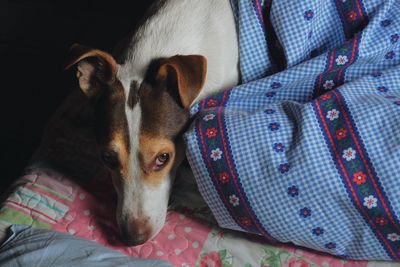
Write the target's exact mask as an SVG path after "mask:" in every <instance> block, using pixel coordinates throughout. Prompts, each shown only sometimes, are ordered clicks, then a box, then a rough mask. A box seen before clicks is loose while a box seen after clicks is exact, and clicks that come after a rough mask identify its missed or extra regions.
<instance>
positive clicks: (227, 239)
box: [0, 168, 394, 267]
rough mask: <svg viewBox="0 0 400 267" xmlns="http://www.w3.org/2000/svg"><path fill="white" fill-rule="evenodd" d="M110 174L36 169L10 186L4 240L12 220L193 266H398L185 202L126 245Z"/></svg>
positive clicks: (0, 224)
mask: <svg viewBox="0 0 400 267" xmlns="http://www.w3.org/2000/svg"><path fill="white" fill-rule="evenodd" d="M110 188H112V185H111V183H110V180H109V179H108V178H107V177H96V178H95V179H94V180H93V183H89V184H88V185H86V186H82V185H80V184H78V183H76V182H74V181H73V179H71V178H70V177H68V176H65V175H62V174H60V173H58V172H56V171H54V170H51V169H44V168H32V169H29V170H28V171H27V173H26V174H25V175H23V176H22V177H21V178H20V179H19V180H18V181H17V182H16V183H15V185H14V186H13V187H12V188H10V194H9V196H8V197H7V199H6V200H5V201H4V202H3V203H2V204H1V207H0V243H1V240H2V238H3V237H4V231H5V230H6V229H8V226H9V225H11V224H25V225H32V226H34V227H36V228H42V229H52V230H54V231H58V232H62V233H68V234H71V235H76V236H79V237H82V238H85V239H88V240H93V241H96V242H98V243H100V244H102V245H104V246H106V247H109V248H112V249H115V250H118V251H121V252H123V253H125V254H127V255H130V256H134V257H141V258H153V259H163V260H168V261H169V262H171V263H172V264H173V266H177V267H185V266H186V267H189V266H201V267H211V266H216V267H217V266H218V267H219V266H224V267H229V266H246V267H250V266H277V267H279V266H288V267H294V266H302V267H308V266H314V267H317V266H321V267H330V266H334V267H345V266H352V267H367V266H368V267H375V266H386V267H389V266H394V265H390V264H388V263H384V262H366V261H357V262H356V261H347V260H342V259H339V258H335V257H332V256H329V255H326V254H320V253H315V252H312V251H310V250H307V249H301V248H298V247H295V246H291V245H286V246H283V245H277V244H275V245H272V244H269V243H266V242H265V241H264V240H262V239H260V238H257V237H254V236H248V235H245V234H240V233H239V232H232V231H229V230H223V229H221V228H219V227H217V226H214V225H210V224H208V223H206V222H204V220H203V219H202V218H204V216H207V213H206V212H202V213H201V214H199V213H198V212H199V211H195V212H194V211H192V210H189V209H187V208H185V207H184V206H181V209H180V211H171V212H169V214H168V216H167V222H166V224H165V226H164V228H163V229H162V230H161V232H160V233H159V234H158V235H157V236H156V237H155V238H154V239H153V240H150V241H148V242H146V243H145V244H143V245H141V246H137V247H126V246H124V245H123V244H122V243H121V242H120V241H119V240H120V239H119V235H118V230H117V225H116V222H115V216H114V212H115V193H114V191H113V190H110Z"/></svg>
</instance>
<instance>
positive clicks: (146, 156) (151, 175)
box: [139, 134, 176, 187]
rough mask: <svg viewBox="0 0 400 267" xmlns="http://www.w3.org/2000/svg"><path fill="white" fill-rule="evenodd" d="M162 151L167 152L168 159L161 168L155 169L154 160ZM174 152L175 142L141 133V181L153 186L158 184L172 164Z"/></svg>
mask: <svg viewBox="0 0 400 267" xmlns="http://www.w3.org/2000/svg"><path fill="white" fill-rule="evenodd" d="M162 153H168V154H169V160H168V162H167V163H166V165H165V166H164V167H163V168H162V169H160V170H157V169H156V165H155V161H156V158H157V156H158V155H160V154H162ZM175 154H176V152H175V144H174V143H173V142H172V141H171V140H169V139H166V138H162V137H152V136H149V135H145V134H141V135H140V152H139V159H140V166H141V177H142V179H143V181H144V182H145V183H147V184H149V185H152V186H155V187H156V186H158V185H160V183H161V182H162V181H163V178H164V177H166V176H168V173H169V171H170V170H171V168H172V166H173V164H174V160H175Z"/></svg>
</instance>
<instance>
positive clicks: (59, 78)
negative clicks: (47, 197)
mask: <svg viewBox="0 0 400 267" xmlns="http://www.w3.org/2000/svg"><path fill="white" fill-rule="evenodd" d="M151 2H152V1H151V0H134V1H108V2H100V1H87V0H79V1H78V0H68V1H64V0H56V1H55V0H48V1H43V0H0V65H1V68H0V78H1V79H0V88H1V97H0V99H1V104H0V107H1V108H0V114H1V115H0V116H1V117H0V122H1V123H0V129H1V130H0V132H1V134H0V142H1V143H0V151H1V154H0V193H1V192H2V191H4V190H5V189H6V188H7V186H8V185H10V183H11V182H12V181H13V180H14V179H15V178H17V177H18V176H19V175H20V174H21V172H22V171H23V168H24V167H25V166H26V164H27V162H28V160H29V158H30V157H31V155H32V154H33V152H34V151H35V149H36V148H37V146H38V144H39V142H40V138H41V134H42V131H43V128H44V127H45V125H46V122H47V121H48V120H49V118H50V116H51V115H52V114H53V113H54V111H55V110H56V109H57V107H58V106H59V105H60V103H61V102H62V101H63V99H64V98H65V97H66V96H67V95H68V94H69V92H70V90H71V85H72V79H73V77H72V75H71V73H70V72H67V71H64V70H63V65H64V63H65V61H66V57H67V53H68V49H69V47H70V46H71V45H72V44H73V43H76V42H77V43H81V44H85V45H89V46H92V47H96V48H99V49H103V50H105V51H108V52H110V51H111V50H112V48H113V47H114V45H116V43H117V42H118V40H120V39H122V38H123V37H125V36H126V35H127V34H128V33H129V32H130V31H132V29H133V28H134V26H135V25H136V24H137V22H138V20H139V19H140V18H141V17H142V16H143V14H144V12H145V11H146V9H147V8H148V6H149V5H150V4H151Z"/></svg>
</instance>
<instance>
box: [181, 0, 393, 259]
mask: <svg viewBox="0 0 400 267" xmlns="http://www.w3.org/2000/svg"><path fill="white" fill-rule="evenodd" d="M232 3H233V6H234V10H235V12H236V19H237V24H238V32H239V39H240V40H239V44H240V70H241V75H242V84H241V85H240V86H237V87H235V88H232V89H230V90H227V91H224V92H223V93H220V94H217V95H213V96H211V97H208V98H207V99H205V100H203V101H201V102H200V103H198V104H196V105H195V106H194V107H193V108H192V110H191V114H192V116H193V117H194V122H193V124H192V126H191V127H190V129H189V130H188V132H187V133H186V134H185V141H186V144H187V156H188V159H189V162H190V165H191V167H192V169H193V172H194V174H195V177H196V180H197V183H198V185H199V189H200V191H201V193H202V195H203V197H204V198H205V200H206V202H207V203H208V205H209V206H210V208H211V210H212V212H213V214H214V215H215V217H216V219H217V221H218V223H219V224H220V226H221V227H225V228H229V229H234V230H239V231H244V232H249V233H255V234H258V235H262V236H264V237H265V238H267V239H268V240H271V241H279V242H292V243H294V244H296V245H300V246H305V247H308V248H312V249H316V250H319V251H323V252H327V253H331V254H334V255H338V256H341V257H344V258H351V259H366V260H372V259H374V260H379V259H381V260H400V220H399V219H400V64H399V63H400V45H399V44H400V40H399V35H400V16H399V14H400V1H398V0H387V1H382V0H331V1H328V0H327V1H319V0H307V1H287V0H274V1H272V4H271V1H265V2H264V3H260V2H259V1H258V0H238V1H233V2H232ZM268 23H269V25H271V26H272V28H273V29H274V30H275V37H274V38H276V39H277V40H279V43H280V45H281V48H282V54H283V55H284V60H285V62H286V66H285V67H284V70H280V71H279V70H277V68H276V65H277V64H276V63H277V62H274V60H273V59H274V54H273V53H276V52H277V51H270V50H269V47H271V46H268V42H267V41H266V40H273V39H274V38H272V39H271V38H269V37H271V36H269V35H270V34H272V33H271V31H270V30H269V29H270V28H268V27H266V26H265V25H267V24H268ZM272 47H277V46H272ZM275 58H276V57H275Z"/></svg>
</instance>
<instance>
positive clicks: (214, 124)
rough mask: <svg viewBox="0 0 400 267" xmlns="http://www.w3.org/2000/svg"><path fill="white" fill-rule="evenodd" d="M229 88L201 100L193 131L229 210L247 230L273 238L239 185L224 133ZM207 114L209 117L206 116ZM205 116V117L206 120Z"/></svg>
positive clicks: (222, 199)
mask: <svg viewBox="0 0 400 267" xmlns="http://www.w3.org/2000/svg"><path fill="white" fill-rule="evenodd" d="M229 94H230V91H229V90H227V91H225V92H224V93H223V94H221V95H218V96H216V97H210V98H207V99H205V100H203V101H202V103H201V109H200V112H199V114H200V117H199V119H198V120H197V122H196V123H197V125H196V133H197V136H198V143H199V147H200V148H201V151H202V158H203V160H204V162H205V164H206V166H207V171H208V173H209V175H210V177H211V178H212V181H213V184H214V186H215V188H216V190H217V192H218V194H219V197H220V199H221V201H222V202H223V203H224V205H225V207H226V209H227V210H228V212H229V214H230V215H231V216H232V218H233V219H234V220H235V222H236V223H237V224H238V225H239V226H240V227H241V228H242V229H243V230H244V231H246V232H250V233H255V234H261V235H263V236H264V237H266V238H267V239H268V240H269V241H274V242H275V241H276V240H275V239H274V238H273V237H272V236H271V235H270V234H269V233H268V232H267V231H266V230H265V229H264V228H263V227H262V225H261V223H260V222H259V220H258V218H257V216H256V215H255V214H254V212H253V210H252V209H251V206H250V204H249V201H248V199H247V196H246V194H245V192H244V190H243V188H242V186H241V182H240V178H239V175H238V173H237V171H236V167H235V162H234V160H233V157H232V151H231V149H230V144H229V140H228V139H227V136H226V125H225V120H224V114H223V113H224V106H225V104H226V101H227V100H228V98H229ZM207 118H209V119H207ZM206 119H207V120H206Z"/></svg>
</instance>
